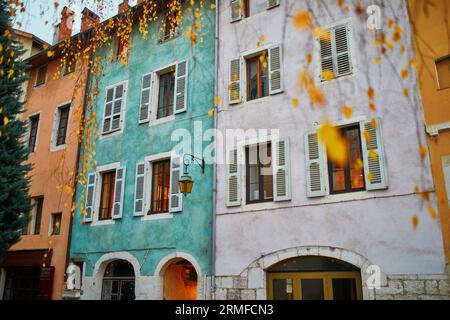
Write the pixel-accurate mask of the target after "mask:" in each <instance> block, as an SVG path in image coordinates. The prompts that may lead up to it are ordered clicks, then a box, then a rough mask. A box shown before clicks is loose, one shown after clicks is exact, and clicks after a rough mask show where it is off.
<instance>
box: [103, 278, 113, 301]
mask: <svg viewBox="0 0 450 320" xmlns="http://www.w3.org/2000/svg"><path fill="white" fill-rule="evenodd" d="M111 290H112V281H111V280H103V292H102V300H111Z"/></svg>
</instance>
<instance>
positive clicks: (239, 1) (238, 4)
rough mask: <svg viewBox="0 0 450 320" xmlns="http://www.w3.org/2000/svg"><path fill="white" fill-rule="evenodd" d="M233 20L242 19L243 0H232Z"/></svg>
mask: <svg viewBox="0 0 450 320" xmlns="http://www.w3.org/2000/svg"><path fill="white" fill-rule="evenodd" d="M230 7H231V22H234V21H239V20H241V19H242V9H243V7H244V2H243V0H231V3H230Z"/></svg>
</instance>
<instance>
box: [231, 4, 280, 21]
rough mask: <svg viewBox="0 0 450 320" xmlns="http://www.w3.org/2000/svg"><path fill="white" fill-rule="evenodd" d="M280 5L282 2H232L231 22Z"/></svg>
mask: <svg viewBox="0 0 450 320" xmlns="http://www.w3.org/2000/svg"><path fill="white" fill-rule="evenodd" d="M278 5H280V0H231V1H230V10H231V22H235V21H239V20H241V19H242V18H248V17H251V16H254V15H257V14H258V13H260V12H263V11H266V10H270V9H272V8H275V7H277V6H278Z"/></svg>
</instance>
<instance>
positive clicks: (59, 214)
mask: <svg viewBox="0 0 450 320" xmlns="http://www.w3.org/2000/svg"><path fill="white" fill-rule="evenodd" d="M56 217H59V230H58V231H59V232H58V233H55V221H56V220H55V218H56ZM61 226H62V212H55V213H52V214H51V217H50V228H49V232H48V235H49V236H60V235H61Z"/></svg>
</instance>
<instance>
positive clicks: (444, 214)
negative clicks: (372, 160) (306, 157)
mask: <svg viewBox="0 0 450 320" xmlns="http://www.w3.org/2000/svg"><path fill="white" fill-rule="evenodd" d="M408 2H409V15H410V20H411V23H412V27H413V28H414V31H415V32H414V33H415V36H414V43H415V49H416V63H417V71H418V73H419V80H420V91H421V96H422V103H423V109H424V120H425V124H426V130H427V133H428V134H427V137H428V145H429V151H430V157H431V166H432V172H433V176H434V183H435V191H436V194H437V197H438V199H439V201H438V202H439V204H438V206H439V212H440V218H441V225H442V232H443V239H444V248H445V253H446V264H447V270H448V268H449V267H448V266H449V265H450V36H449V34H450V30H449V29H448V28H449V26H448V25H447V24H448V21H450V4H449V3H448V1H447V0H435V1H433V2H432V4H431V3H427V2H426V1H420V0H409V1H408Z"/></svg>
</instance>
